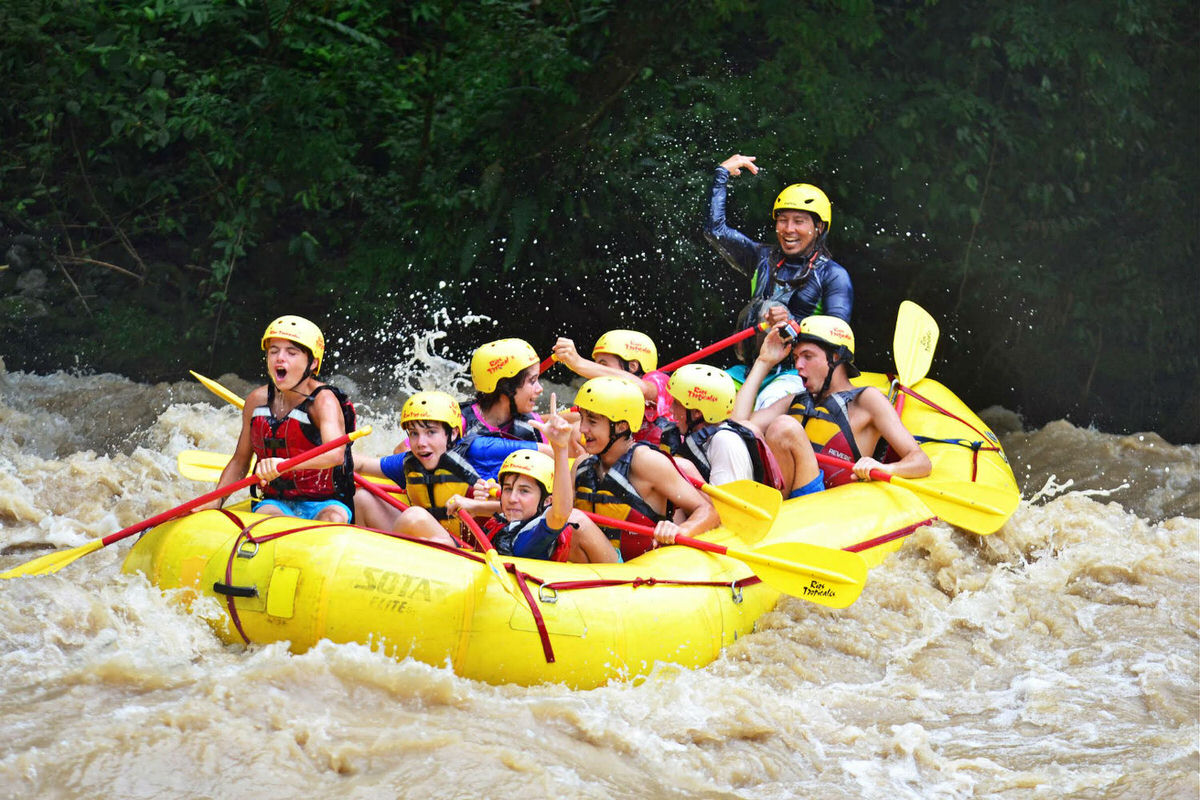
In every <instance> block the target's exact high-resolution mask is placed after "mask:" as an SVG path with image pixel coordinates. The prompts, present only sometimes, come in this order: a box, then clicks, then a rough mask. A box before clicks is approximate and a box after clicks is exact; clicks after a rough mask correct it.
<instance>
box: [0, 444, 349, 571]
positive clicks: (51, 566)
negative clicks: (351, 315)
mask: <svg viewBox="0 0 1200 800" xmlns="http://www.w3.org/2000/svg"><path fill="white" fill-rule="evenodd" d="M370 432H371V428H370V427H366V428H362V429H360V430H357V431H353V432H352V433H348V434H346V435H344V436H339V437H338V438H336V439H334V440H332V441H329V442H326V443H325V444H322V445H318V446H317V447H314V448H312V449H311V450H306V451H304V452H303V453H301V454H300V455H298V456H293V457H292V458H289V459H287V460H286V461H282V462H280V464H279V471H280V472H287V471H288V470H290V469H294V468H295V467H296V466H298V465H300V464H303V463H304V462H305V461H308V460H309V459H311V458H315V457H317V456H319V455H321V454H322V453H327V452H329V451H330V450H333V449H335V448H338V447H341V446H343V445H345V444H347V443H349V442H352V441H354V440H355V439H358V438H361V437H363V436H366V435H367V434H369V433H370ZM254 483H258V478H257V477H255V476H254V475H248V476H246V477H245V478H242V479H241V480H240V481H236V482H234V483H231V484H229V485H228V486H222V487H221V488H220V489H214V490H213V491H211V492H208V493H206V494H202V495H200V496H199V497H197V498H195V499H194V500H189V501H187V502H186V503H183V504H181V505H178V506H175V507H174V508H172V509H169V510H167V511H164V512H162V513H161V514H155V515H154V516H153V517H150V518H149V519H146V520H142V521H141V522H139V523H137V524H136V525H130V526H129V527H128V528H124V529H122V530H119V531H117V532H116V533H110V534H109V535H108V536H105V537H104V538H103V539H95V540H93V541H90V542H88V543H87V544H85V545H80V546H79V547H72V548H71V549H70V550H63V551H62V552H54V553H48V554H46V555H44V556H41V557H40V558H35V559H34V560H33V561H29V562H27V563H25V564H21V565H20V566H17V567H13V568H12V569H10V570H8V571H7V572H0V578H16V577H19V576H22V575H49V574H50V573H52V572H58V571H59V570H60V569H62V568H63V567H65V566H67V565H68V564H70V563H71V562H73V561H75V560H76V559H79V558H82V557H83V556H86V555H87V554H88V553H94V552H96V551H97V550H99V549H100V548H102V547H108V546H109V545H110V544H112V543H113V542H119V541H120V540H122V539H124V538H125V537H126V536H132V535H133V534H135V533H141V532H142V531H144V530H146V529H147V528H153V527H154V526H155V525H160V524H162V523H164V522H166V521H167V520H169V519H174V518H175V517H178V516H179V515H180V514H185V513H187V512H188V511H191V510H192V509H193V508H198V507H200V506H202V505H204V504H205V503H208V502H210V501H212V500H217V499H219V498H222V497H228V496H229V495H231V494H233V493H234V492H236V491H238V490H240V489H245V488H246V487H248V486H250V485H251V484H254Z"/></svg>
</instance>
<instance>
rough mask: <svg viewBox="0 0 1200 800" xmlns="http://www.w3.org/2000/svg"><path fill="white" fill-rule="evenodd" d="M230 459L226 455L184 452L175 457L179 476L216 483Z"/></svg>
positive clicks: (206, 452)
mask: <svg viewBox="0 0 1200 800" xmlns="http://www.w3.org/2000/svg"><path fill="white" fill-rule="evenodd" d="M229 459H230V456H229V455H228V454H226V453H213V452H210V451H208V450H184V451H183V452H182V453H180V454H179V455H178V456H176V457H175V466H176V467H178V469H179V474H180V475H182V476H183V477H185V478H187V479H188V480H193V481H207V482H209V483H216V482H217V480H218V479H220V477H221V473H222V472H223V471H224V469H225V465H226V464H228V463H229ZM246 474H247V475H249V474H250V473H246Z"/></svg>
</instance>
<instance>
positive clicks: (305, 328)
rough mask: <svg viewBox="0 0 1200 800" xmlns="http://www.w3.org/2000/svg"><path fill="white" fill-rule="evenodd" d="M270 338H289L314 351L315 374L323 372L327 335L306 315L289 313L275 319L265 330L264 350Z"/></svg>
mask: <svg viewBox="0 0 1200 800" xmlns="http://www.w3.org/2000/svg"><path fill="white" fill-rule="evenodd" d="M269 339H287V340H288V341H290V342H295V343H296V344H298V345H300V346H301V347H304V348H305V349H306V350H308V352H310V353H312V357H313V361H315V362H316V364H315V366H314V367H313V375H319V374H320V373H321V360H322V359H324V358H325V337H324V336H322V335H321V329H320V328H318V327H317V326H316V325H314V324H313V323H311V322H309V321H308V320H306V319H305V318H304V317H296V316H292V315H291V314H287V315H285V316H282V317H280V318H279V319H277V320H275V321H274V322H272V323H271V324H270V325H268V326H267V330H266V331H264V332H263V335H262V349H263V350H266V349H267V340H269Z"/></svg>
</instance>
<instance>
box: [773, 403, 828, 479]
mask: <svg viewBox="0 0 1200 800" xmlns="http://www.w3.org/2000/svg"><path fill="white" fill-rule="evenodd" d="M766 440H767V446H768V447H770V448H771V452H772V453H774V454H775V460H776V461H778V462H779V470H780V471H781V472H782V473H783V485H784V494H785V495H786V494H788V493H790V492H793V491H795V490H796V489H799V488H800V487H801V486H805V485H807V484H808V483H809V482H810V481H812V479H813V478H815V477H817V473H818V472H820V467H818V466H817V457H816V456H815V455H813V449H812V443H811V442H809V441H808V435H807V434H806V433H805V432H804V427H803V426H801V425H800V423H799V422H797V421H796V420H795V419H794V418H792V417H789V416H782V417H779V418H777V419H776V420H775V421H774V422H772V423H771V424H770V425H769V426H767V433H766Z"/></svg>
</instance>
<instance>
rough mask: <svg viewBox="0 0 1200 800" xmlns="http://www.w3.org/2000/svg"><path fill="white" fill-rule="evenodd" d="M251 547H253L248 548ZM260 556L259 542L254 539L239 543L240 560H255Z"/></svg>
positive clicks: (238, 554) (238, 555)
mask: <svg viewBox="0 0 1200 800" xmlns="http://www.w3.org/2000/svg"><path fill="white" fill-rule="evenodd" d="M247 545H251V547H247ZM256 555H258V542H256V541H255V540H253V539H245V540H243V541H241V542H239V543H238V546H237V557H238V558H247V559H249V558H254V557H255V556H256Z"/></svg>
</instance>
